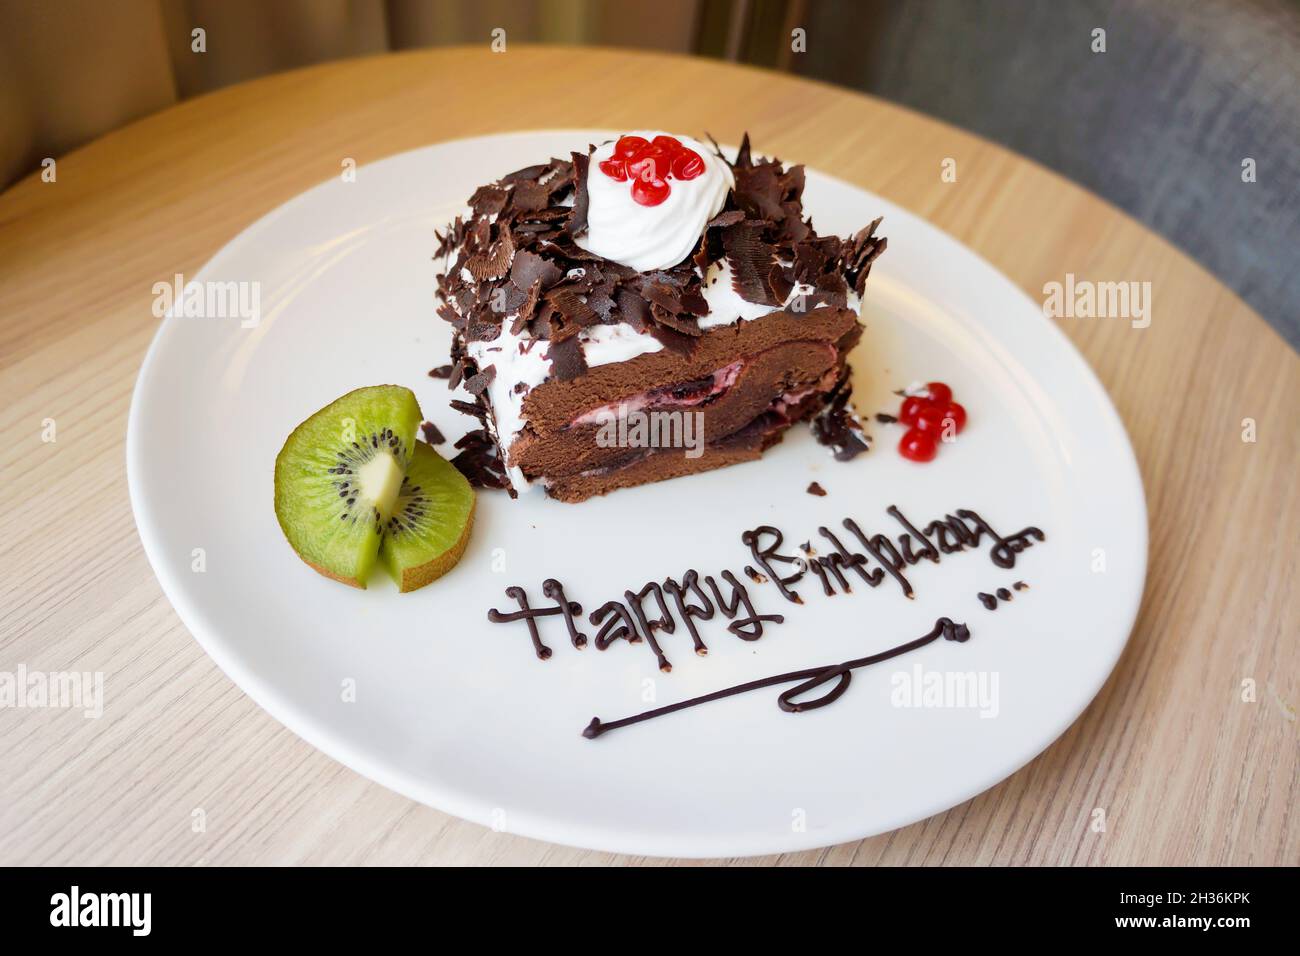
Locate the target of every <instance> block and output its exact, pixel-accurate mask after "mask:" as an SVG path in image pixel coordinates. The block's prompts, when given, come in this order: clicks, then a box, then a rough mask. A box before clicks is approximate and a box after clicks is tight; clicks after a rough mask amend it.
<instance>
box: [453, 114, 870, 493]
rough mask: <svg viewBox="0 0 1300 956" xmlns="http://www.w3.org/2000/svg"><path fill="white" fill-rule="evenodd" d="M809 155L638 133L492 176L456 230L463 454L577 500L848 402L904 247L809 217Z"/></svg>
mask: <svg viewBox="0 0 1300 956" xmlns="http://www.w3.org/2000/svg"><path fill="white" fill-rule="evenodd" d="M803 185H804V173H803V167H802V166H791V167H789V168H786V167H784V166H783V165H782V164H781V163H780V161H779V160H775V159H773V160H765V159H755V158H753V157H752V156H751V155H750V148H749V138H748V137H745V139H744V141H743V143H742V144H741V147H740V150H739V152H738V153H737V155H736V158H735V161H734V162H729V161H727V160H726V159H725V157H723V156H722V154H721V151H720V150H718V149H717V148H716V145H715V147H714V148H713V149H709V148H707V147H705V146H703V145H702V144H700V143H698V142H696V141H695V140H692V139H688V138H686V137H672V136H668V135H665V134H662V133H631V134H628V135H625V136H622V137H620V138H619V139H617V140H614V141H610V142H607V143H604V144H602V145H600V146H593V147H589V148H588V150H587V152H585V153H573V154H572V155H571V156H570V157H569V158H568V159H552V160H551V161H550V162H548V163H544V164H541V165H537V166H530V167H528V168H526V169H521V170H518V171H517V172H514V173H511V174H510V175H508V176H506V177H504V178H503V179H501V180H500V181H498V182H496V183H493V184H491V185H488V186H483V187H481V188H480V189H479V190H478V191H477V192H475V193H474V195H473V196H472V197H470V200H469V205H470V208H471V211H472V212H471V215H470V217H469V218H468V220H466V219H463V218H460V217H458V218H457V219H456V221H455V222H453V223H452V224H451V226H450V227H449V228H448V229H447V231H446V234H445V235H440V236H439V239H440V245H439V248H438V253H437V254H438V256H439V257H440V258H441V259H442V260H443V266H444V269H443V274H442V275H440V276H439V277H438V290H437V296H438V301H439V308H438V314H439V315H440V316H441V317H442V318H444V319H446V320H447V321H448V322H450V323H451V325H452V326H453V328H454V330H455V332H454V337H453V342H452V362H453V368H452V374H451V379H450V382H451V384H452V386H453V387H454V386H455V385H457V384H458V383H460V382H463V383H464V385H465V387H466V389H467V390H468V391H469V392H470V394H471V395H472V396H473V397H474V399H475V401H474V402H473V403H469V402H457V403H454V404H456V406H457V407H458V408H460V409H461V410H462V411H466V412H468V413H470V414H473V415H476V416H477V417H478V418H479V419H480V420H481V422H482V428H481V429H480V430H477V431H475V432H471V433H470V434H468V435H466V436H465V438H464V439H462V440H461V442H460V443H459V445H458V447H460V448H461V449H462V452H461V455H460V456H459V457H458V459H457V464H458V465H459V466H460V467H461V469H462V470H463V471H465V473H466V474H467V475H468V476H469V477H470V478H471V480H472V481H475V482H476V483H478V484H485V485H497V486H500V487H506V488H508V489H509V490H510V491H511V494H512V495H513V494H515V493H517V492H520V491H524V490H526V489H528V488H530V487H533V486H535V485H538V484H540V485H541V486H542V487H543V488H545V489H546V491H547V493H548V494H550V495H551V496H553V497H555V498H559V499H560V500H562V501H582V500H583V499H585V498H590V497H591V496H592V495H600V494H605V493H606V492H609V491H613V490H615V489H617V488H627V487H630V486H633V485H640V484H645V483H646V482H651V481H660V480H662V479H664V478H676V477H679V476H682V475H689V474H693V473H695V472H699V471H706V470H708V469H712V468H720V467H723V466H726V465H732V464H736V463H738V462H744V461H751V460H753V459H755V458H758V457H759V456H760V455H761V454H762V452H763V450H764V449H766V448H767V447H769V446H770V445H772V444H773V443H775V442H777V441H779V440H780V438H781V435H782V433H783V432H784V431H785V430H786V429H787V428H789V427H790V425H791V424H792V423H794V422H796V421H800V420H802V419H806V418H809V417H811V416H813V415H816V414H817V413H818V412H820V411H822V410H823V409H824V408H826V407H827V403H828V401H831V400H832V399H833V400H834V403H835V404H837V405H838V406H839V407H843V404H844V402H845V401H846V398H847V377H848V372H849V370H848V366H847V364H846V360H847V356H848V353H849V350H850V349H852V347H853V346H854V344H855V343H856V342H857V341H858V338H859V336H860V335H861V331H862V328H861V325H860V324H859V322H858V304H859V301H860V297H861V295H862V292H863V286H864V283H865V282H866V279H867V274H868V272H870V269H871V263H872V261H873V260H874V259H875V258H876V256H878V255H879V254H880V253H881V252H882V251H884V248H885V240H884V239H882V238H877V237H876V236H875V229H876V226H877V225H878V223H879V221H880V220H876V221H875V222H873V223H871V224H870V225H868V226H867V227H866V228H864V229H863V230H862V231H860V232H859V233H857V235H855V236H853V237H852V238H851V239H847V240H846V239H840V238H838V237H835V236H818V235H817V233H816V232H815V231H814V230H813V227H812V223H811V222H810V221H808V220H807V219H805V218H804V215H803V206H802V202H801V196H802V192H803Z"/></svg>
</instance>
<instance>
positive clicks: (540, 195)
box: [510, 180, 551, 212]
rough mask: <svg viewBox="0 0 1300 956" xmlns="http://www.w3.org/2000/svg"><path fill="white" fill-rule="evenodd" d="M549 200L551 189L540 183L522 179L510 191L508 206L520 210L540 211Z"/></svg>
mask: <svg viewBox="0 0 1300 956" xmlns="http://www.w3.org/2000/svg"><path fill="white" fill-rule="evenodd" d="M550 200H551V190H550V189H548V188H547V187H546V186H544V185H542V184H541V183H537V182H529V181H527V180H524V181H523V182H520V183H517V184H516V185H515V188H514V189H513V190H511V193H510V207H511V208H512V209H516V210H518V211H520V212H540V211H541V210H543V209H545V208H546V207H547V205H548V204H549V203H550Z"/></svg>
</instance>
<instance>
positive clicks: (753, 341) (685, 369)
mask: <svg viewBox="0 0 1300 956" xmlns="http://www.w3.org/2000/svg"><path fill="white" fill-rule="evenodd" d="M818 311H819V312H822V313H825V314H823V315H820V316H816V317H814V316H797V317H787V320H786V321H785V322H782V321H781V320H779V319H776V318H775V316H774V317H773V318H772V319H767V320H765V321H763V322H750V323H745V325H747V326H749V328H742V329H737V328H734V327H725V328H720V329H716V330H714V331H711V332H709V333H707V334H706V335H705V336H703V337H702V338H701V340H700V343H699V346H698V348H697V350H696V352H695V353H694V354H693V355H692V356H691V357H690V359H689V360H686V361H683V360H682V359H680V358H679V359H678V360H677V361H675V362H667V363H666V362H665V361H664V360H663V358H662V357H661V353H655V354H653V355H645V356H641V357H639V358H637V359H633V360H632V361H630V362H623V363H618V364H616V365H611V366H601V367H599V368H596V369H592V370H591V371H589V372H588V373H587V375H585V376H584V377H583V378H582V379H581V380H579V381H578V382H574V383H567V384H568V386H569V387H568V388H564V389H558V390H557V389H554V388H551V387H550V385H549V383H548V384H547V385H543V386H541V387H539V388H538V389H535V390H534V391H533V392H532V393H531V394H530V395H529V398H530V399H533V401H534V406H533V407H534V408H535V409H538V411H535V412H533V413H532V414H533V417H530V422H529V426H528V428H526V429H525V430H524V431H523V432H522V433H521V434H520V435H519V437H518V438H516V439H515V441H514V442H513V444H512V445H511V447H510V454H511V460H512V461H513V462H514V463H515V464H516V465H517V466H518V467H520V468H522V469H523V472H524V474H525V476H527V477H528V478H530V479H534V478H540V477H545V478H547V479H550V480H553V479H554V478H556V477H557V476H561V475H574V474H579V473H582V472H585V471H589V470H591V469H594V468H601V467H612V466H615V465H617V464H618V463H619V462H621V461H626V460H627V459H628V458H629V457H636V455H635V454H633V455H629V454H628V452H629V448H627V447H619V446H612V447H610V446H607V445H602V444H601V438H602V434H604V435H606V436H608V434H609V427H610V422H611V420H615V419H617V418H619V417H622V418H624V419H627V418H629V417H634V416H636V415H642V416H648V415H654V414H656V413H658V414H659V415H660V416H662V417H661V418H660V420H659V422H662V423H663V431H665V432H667V434H666V435H665V434H661V433H656V435H655V438H656V440H658V441H663V442H669V441H672V442H675V443H676V448H675V449H671V448H670V449H665V450H669V451H671V450H675V453H676V454H677V455H678V456H682V457H684V456H685V455H686V454H687V453H688V452H689V451H691V450H693V449H691V448H686V447H684V446H683V445H682V444H681V442H682V439H683V438H685V437H687V436H684V435H683V434H682V430H683V429H684V428H686V429H689V431H688V436H689V437H690V438H693V439H694V440H695V441H696V442H697V443H698V442H700V441H703V442H704V443H716V442H718V441H720V440H721V439H723V438H726V437H727V436H729V435H732V434H734V433H736V432H738V431H740V430H741V429H743V428H745V427H746V426H748V425H750V424H751V423H752V422H754V421H755V420H756V419H757V418H759V417H760V416H761V415H764V414H766V413H768V412H773V411H775V412H777V413H779V414H781V415H783V417H784V418H785V420H786V421H785V424H786V425H788V424H789V423H790V422H792V421H794V420H797V418H798V417H799V414H800V412H802V410H803V407H804V406H807V405H814V406H816V407H820V405H821V400H822V399H823V398H824V396H825V395H826V394H827V393H828V392H830V391H831V389H832V388H833V387H834V386H835V384H836V383H837V382H838V381H839V380H840V378H841V377H842V376H843V374H844V369H845V359H846V357H847V354H848V352H849V350H850V349H851V348H852V347H853V345H854V344H855V343H856V341H857V338H858V336H859V334H860V327H859V326H858V324H857V321H856V319H855V318H854V317H853V316H852V314H851V313H848V312H847V310H841V309H822V310H818ZM816 333H821V334H822V335H828V336H834V337H833V338H820V337H816ZM836 333H838V334H836ZM722 371H725V372H726V373H727V374H726V375H725V377H724V382H718V381H715V379H716V378H717V376H718V373H719V372H722ZM602 372H605V373H606V374H604V375H600V374H599V373H602ZM698 383H709V385H710V386H711V387H710V388H707V389H706V388H705V387H704V386H702V385H699V387H692V386H697V385H698ZM724 383H725V386H724V387H721V388H719V387H718V385H720V384H724ZM579 384H581V385H583V386H586V385H588V384H589V385H590V387H589V388H588V387H583V388H581V389H579V388H575V387H574V386H578V385H579ZM575 392H579V393H580V395H581V396H582V401H581V402H579V401H576V400H575V399H576V398H577V397H578V396H575V395H574V393H575ZM552 396H554V399H555V400H554V401H552ZM787 405H788V406H790V407H786V406H787ZM778 406H779V407H778ZM795 406H798V407H799V412H795V411H794V410H793V408H794V407H795ZM525 408H526V409H528V408H529V403H528V402H527V401H526V402H525ZM665 413H667V414H666V415H665ZM684 414H689V415H692V416H695V417H694V418H693V420H692V421H690V422H689V423H687V422H685V421H684V420H683V419H682V418H681V416H682V415H684ZM672 415H675V416H676V417H672V418H670V417H668V416H672ZM674 428H676V432H674V431H673V429H674ZM624 430H625V431H626V427H625V429H624ZM696 447H698V446H696ZM632 450H633V451H639V449H632ZM697 470H698V469H697ZM682 473H684V474H685V473H689V472H682Z"/></svg>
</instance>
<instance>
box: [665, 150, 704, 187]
mask: <svg viewBox="0 0 1300 956" xmlns="http://www.w3.org/2000/svg"><path fill="white" fill-rule="evenodd" d="M702 172H704V160H703V159H702V158H701V157H700V154H699V153H697V152H696V151H695V150H693V149H682V151H681V152H679V153H678V154H677V155H676V156H674V157H673V177H674V178H676V179H682V180H685V179H694V178H695V177H696V176H698V175H700V174H701V173H702Z"/></svg>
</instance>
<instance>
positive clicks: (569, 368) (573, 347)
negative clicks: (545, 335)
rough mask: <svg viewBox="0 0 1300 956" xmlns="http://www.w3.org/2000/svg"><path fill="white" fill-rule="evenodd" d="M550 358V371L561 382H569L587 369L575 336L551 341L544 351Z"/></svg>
mask: <svg viewBox="0 0 1300 956" xmlns="http://www.w3.org/2000/svg"><path fill="white" fill-rule="evenodd" d="M546 354H547V357H548V358H549V359H550V360H551V373H552V374H553V375H554V376H555V378H556V379H557V380H559V381H561V382H569V381H572V380H573V379H575V378H577V377H578V376H579V375H581V374H582V373H583V372H585V371H587V360H586V359H585V358H584V357H583V355H582V346H581V345H580V344H579V342H578V339H577V337H576V336H575V337H573V338H567V339H564V340H562V341H559V342H552V343H551V346H550V349H549V351H548V352H547V353H546Z"/></svg>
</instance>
